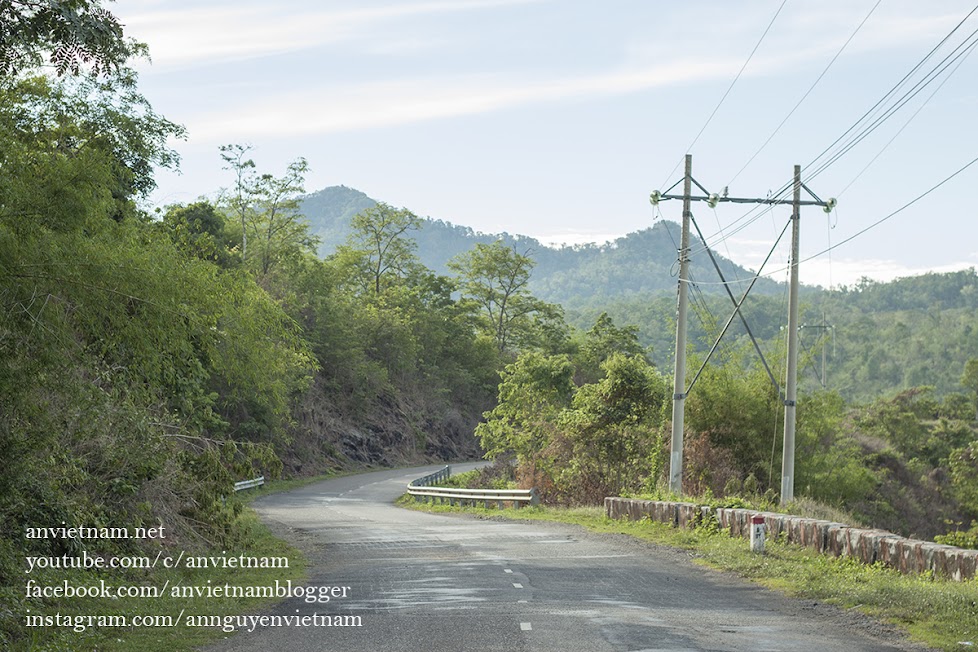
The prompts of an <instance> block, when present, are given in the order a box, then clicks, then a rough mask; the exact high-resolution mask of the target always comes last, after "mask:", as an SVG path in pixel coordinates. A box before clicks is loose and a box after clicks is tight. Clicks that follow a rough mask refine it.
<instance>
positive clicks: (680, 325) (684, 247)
mask: <svg viewBox="0 0 978 652" xmlns="http://www.w3.org/2000/svg"><path fill="white" fill-rule="evenodd" d="M692 182H693V155H692V154H687V155H686V174H685V176H684V178H683V230H682V237H681V239H680V244H679V305H678V307H677V309H676V370H675V376H674V381H673V393H672V446H671V448H670V451H671V455H670V456H669V491H671V492H672V493H674V494H682V492H683V422H684V420H685V408H686V309H687V304H688V295H689V283H688V279H689V218H690V216H691V215H692V212H691V211H690V208H689V203H690V195H691V194H692V189H693V185H692Z"/></svg>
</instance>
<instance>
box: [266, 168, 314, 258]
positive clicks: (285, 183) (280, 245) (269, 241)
mask: <svg viewBox="0 0 978 652" xmlns="http://www.w3.org/2000/svg"><path fill="white" fill-rule="evenodd" d="M308 171H309V164H308V163H307V162H306V159H304V158H301V157H300V158H298V159H296V160H295V161H293V162H292V163H290V164H289V165H288V167H287V168H286V171H285V175H284V176H282V177H274V176H272V175H271V174H263V175H261V176H260V177H258V179H257V183H256V185H255V198H256V200H257V207H258V211H257V213H256V215H255V217H254V220H253V221H252V228H254V230H255V235H256V237H257V243H258V251H259V260H258V264H259V269H260V273H261V276H263V277H265V276H268V274H269V272H271V271H272V267H273V266H274V265H276V264H277V263H278V262H281V261H283V260H286V259H293V260H294V259H295V258H297V257H300V256H303V255H305V254H312V253H313V252H314V251H315V248H316V239H315V238H314V237H313V236H312V235H310V233H309V224H308V222H306V219H305V217H304V216H303V215H302V214H301V213H300V212H299V198H300V196H301V195H302V193H304V192H305V188H304V183H305V175H306V173H307V172H308Z"/></svg>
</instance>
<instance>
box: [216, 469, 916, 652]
mask: <svg viewBox="0 0 978 652" xmlns="http://www.w3.org/2000/svg"><path fill="white" fill-rule="evenodd" d="M435 468H437V467H424V468H419V469H414V470H407V471H406V470H398V471H382V472H378V473H369V474H364V475H357V476H351V477H346V478H337V479H335V480H328V481H325V482H321V483H318V484H315V485H310V486H308V487H305V488H303V489H299V490H296V491H291V492H289V493H283V494H276V495H271V496H268V497H266V498H263V499H261V500H259V501H256V503H255V508H256V509H257V510H258V512H259V514H261V516H262V518H263V520H265V521H266V522H267V523H269V524H270V525H271V526H272V528H273V529H274V530H275V532H276V533H277V534H278V535H280V536H283V537H285V538H286V539H288V540H289V541H291V542H292V543H293V544H295V545H296V546H297V547H298V548H300V549H301V550H303V551H304V552H305V553H306V554H307V555H308V556H309V559H310V563H311V576H310V580H309V583H308V584H309V586H314V587H320V586H323V587H348V588H347V589H342V588H337V589H333V590H332V591H331V592H332V594H333V595H334V596H336V597H332V598H331V599H330V601H329V602H328V603H325V604H318V603H312V604H310V603H307V602H305V601H304V599H302V598H290V599H286V600H285V601H283V602H281V603H280V604H279V605H277V606H276V607H275V608H273V609H272V610H271V611H269V612H267V613H268V614H272V615H309V614H314V613H315V614H318V615H319V616H324V615H326V616H329V617H330V618H331V619H333V618H335V617H337V616H359V620H360V624H361V626H360V627H353V626H345V627H344V626H328V627H327V626H323V625H322V624H320V625H319V626H301V627H300V626H279V627H264V628H258V629H256V630H255V631H254V632H247V631H239V632H238V633H236V634H234V635H231V636H229V638H227V639H226V640H224V641H223V642H221V643H219V644H217V645H214V646H211V647H209V648H207V649H208V650H209V651H211V652H246V651H247V652H250V651H255V652H257V651H259V650H261V651H262V652H264V651H267V650H279V651H282V652H312V651H317V652H318V651H326V650H328V651H336V652H346V651H350V652H354V651H355V652H386V651H398V652H400V651H412V652H413V651H420V652H443V651H445V652H448V651H451V652H455V651H459V652H462V651H464V652H482V651H486V652H489V651H492V652H495V651H498V652H503V651H505V652H517V651H534V652H535V651H543V650H553V651H560V652H576V651H581V652H585V651H586V652H603V651H606V650H607V651H611V650H615V651H623V650H629V651H644V650H673V651H678V650H717V651H720V650H744V651H751V652H759V651H763V650H785V651H789V650H790V651H795V650H797V651H805V652H808V651H814V650H818V651H820V652H831V651H839V652H842V651H845V652H852V651H869V650H920V649H922V648H919V647H915V646H913V645H911V644H909V643H907V642H906V641H904V640H902V639H901V638H900V637H899V636H898V635H896V634H895V633H893V632H892V631H890V630H888V629H887V628H885V627H880V626H878V625H876V624H875V623H873V622H872V621H869V620H867V619H865V618H863V617H861V616H856V615H853V614H847V613H844V612H841V611H838V610H835V609H834V608H830V607H826V606H824V605H817V604H814V603H812V602H810V601H808V602H804V601H800V600H793V599H788V598H784V597H782V596H780V595H778V594H776V593H774V592H771V591H768V590H765V589H762V588H759V587H757V586H754V585H752V584H750V583H748V582H745V581H742V580H740V579H738V578H734V577H731V576H729V575H726V574H722V573H718V572H714V571H710V570H707V569H704V568H701V567H699V566H696V565H694V564H693V563H691V561H690V560H689V558H688V556H687V555H686V554H685V553H682V552H678V551H675V550H671V549H664V548H660V547H656V546H653V545H650V544H646V543H643V542H639V541H635V540H633V539H630V538H628V537H625V536H615V535H599V534H592V533H588V532H586V531H585V530H583V529H582V528H579V527H575V526H569V525H561V524H550V523H538V522H528V523H523V522H507V521H496V520H482V519H476V518H471V517H459V516H454V515H444V514H425V513H419V512H414V511H410V510H404V509H400V508H397V507H394V506H392V505H391V502H392V501H393V500H394V499H396V498H397V497H398V496H399V495H401V494H402V493H403V492H404V486H405V484H406V483H407V482H408V481H409V480H411V479H413V478H415V477H418V476H420V475H423V474H424V473H427V472H429V471H432V470H434V469H435ZM456 468H457V469H459V470H462V469H463V468H464V467H456ZM343 592H345V593H346V597H342V593H343ZM317 595H318V594H317ZM322 622H323V621H320V623H322ZM340 622H341V623H347V624H353V623H355V622H356V621H355V620H354V619H352V618H346V619H343V620H341V621H340Z"/></svg>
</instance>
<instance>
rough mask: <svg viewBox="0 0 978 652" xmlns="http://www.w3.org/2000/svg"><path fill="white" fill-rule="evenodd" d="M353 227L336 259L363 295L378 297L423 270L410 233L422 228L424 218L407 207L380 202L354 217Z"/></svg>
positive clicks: (415, 244)
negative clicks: (397, 206)
mask: <svg viewBox="0 0 978 652" xmlns="http://www.w3.org/2000/svg"><path fill="white" fill-rule="evenodd" d="M351 227H352V228H353V232H352V233H351V234H350V237H349V239H348V241H347V244H346V245H345V246H343V247H340V248H339V249H338V251H337V256H338V258H339V259H340V260H341V261H343V262H344V263H345V264H346V265H347V266H348V267H349V269H350V273H351V276H352V277H353V278H354V279H356V282H357V283H358V284H359V285H360V287H361V289H362V290H363V291H364V292H371V293H373V294H375V295H379V294H380V293H381V292H382V291H383V290H384V289H385V288H387V287H390V286H392V285H393V284H394V283H395V282H396V281H397V280H400V279H403V278H405V277H406V276H408V275H409V274H411V273H412V272H413V271H415V270H417V269H418V268H419V267H420V262H419V261H418V258H417V256H416V255H415V253H414V252H415V249H417V243H416V242H415V240H414V238H412V237H409V236H408V235H407V234H408V233H409V232H410V231H417V230H418V229H420V228H421V218H419V217H418V216H417V215H415V214H414V213H412V212H411V211H409V210H407V209H406V208H394V207H392V206H389V205H388V204H385V203H383V202H381V203H379V204H377V205H375V206H373V207H371V208H368V209H366V210H363V211H360V212H359V213H357V214H356V215H354V216H353V219H352V220H351Z"/></svg>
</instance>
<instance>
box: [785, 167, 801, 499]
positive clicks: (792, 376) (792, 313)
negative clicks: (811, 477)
mask: <svg viewBox="0 0 978 652" xmlns="http://www.w3.org/2000/svg"><path fill="white" fill-rule="evenodd" d="M800 223H801V166H800V165H796V166H795V175H794V193H793V195H792V200H791V284H790V286H789V287H788V377H787V378H786V379H785V400H784V451H783V455H782V458H781V504H782V505H783V504H785V503H787V502H789V501H791V500H794V497H795V409H796V407H797V403H798V401H797V398H798V248H799V247H798V238H799V227H800Z"/></svg>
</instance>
